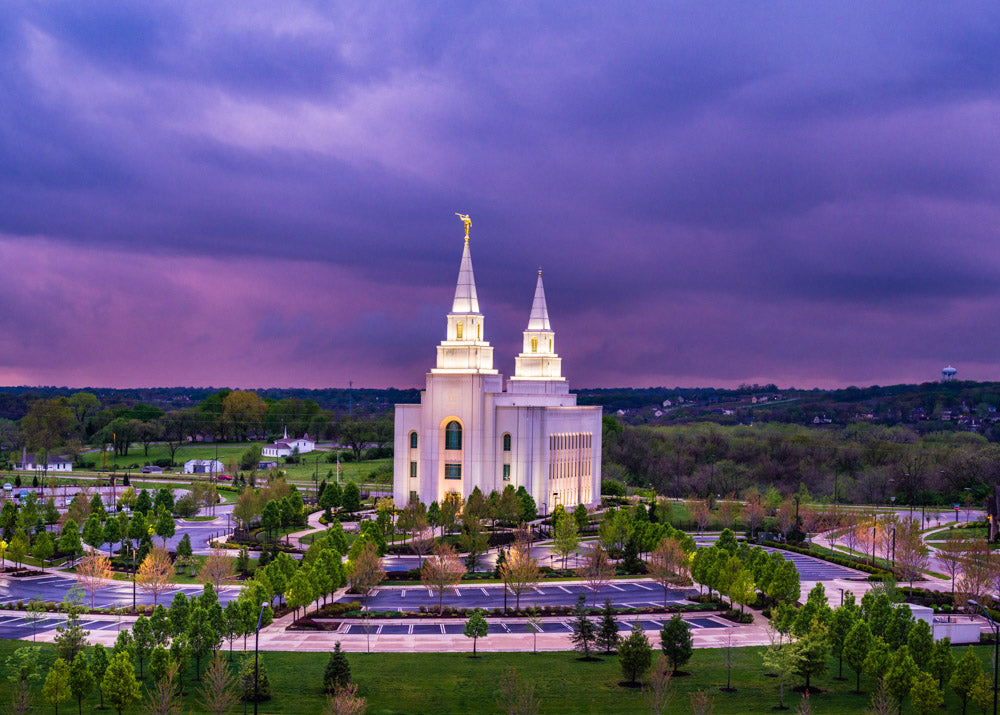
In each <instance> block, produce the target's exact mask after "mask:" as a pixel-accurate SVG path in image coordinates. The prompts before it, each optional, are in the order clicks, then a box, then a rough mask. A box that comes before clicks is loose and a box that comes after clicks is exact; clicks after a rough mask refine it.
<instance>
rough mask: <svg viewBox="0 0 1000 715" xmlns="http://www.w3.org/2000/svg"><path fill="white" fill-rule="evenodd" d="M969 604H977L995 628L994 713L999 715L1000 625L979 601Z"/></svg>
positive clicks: (970, 600) (970, 601)
mask: <svg viewBox="0 0 1000 715" xmlns="http://www.w3.org/2000/svg"><path fill="white" fill-rule="evenodd" d="M969 605H970V606H975V607H976V608H978V609H979V610H980V611H982V612H983V615H984V616H986V620H987V621H989V622H990V627H991V628H992V629H993V715H997V664H998V663H1000V661H998V660H997V656H1000V650H998V649H1000V626H998V625H997V623H996V621H994V620H993V619H992V618H990V614H989V613H988V612H987V611H986V609H985V608H983V605H982V604H981V603H979V602H978V601H973V600H972V599H971V598H970V599H969Z"/></svg>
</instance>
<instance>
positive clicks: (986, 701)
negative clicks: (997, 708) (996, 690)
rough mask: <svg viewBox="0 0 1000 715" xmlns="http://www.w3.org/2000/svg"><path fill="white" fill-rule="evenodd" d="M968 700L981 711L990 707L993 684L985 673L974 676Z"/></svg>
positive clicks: (984, 711) (985, 710)
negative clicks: (974, 680)
mask: <svg viewBox="0 0 1000 715" xmlns="http://www.w3.org/2000/svg"><path fill="white" fill-rule="evenodd" d="M969 700H971V701H972V703H973V704H974V705H975V706H976V707H978V708H979V709H980V710H982V711H983V713H986V712H987V710H988V708H989V707H990V703H992V702H993V684H992V683H991V682H990V679H989V678H987V677H986V675H985V674H983V675H980V676H979V677H978V678H976V682H975V683H974V684H973V686H972V690H970V691H969ZM914 707H916V705H914Z"/></svg>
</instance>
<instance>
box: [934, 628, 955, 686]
mask: <svg viewBox="0 0 1000 715" xmlns="http://www.w3.org/2000/svg"><path fill="white" fill-rule="evenodd" d="M954 669H955V656H953V655H952V653H951V639H950V638H942V639H941V640H939V641H935V643H934V645H933V646H932V647H931V654H930V657H928V659H927V672H928V673H930V674H931V675H933V676H934V677H935V678H937V679H938V686H940V687H941V688H944V683H945V681H946V680H948V678H950V677H951V673H952V671H953V670H954Z"/></svg>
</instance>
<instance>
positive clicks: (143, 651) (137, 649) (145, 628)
mask: <svg viewBox="0 0 1000 715" xmlns="http://www.w3.org/2000/svg"><path fill="white" fill-rule="evenodd" d="M132 639H133V640H132V644H133V645H132V647H133V652H134V653H135V659H136V660H137V661H138V662H139V679H140V680H142V678H143V674H142V664H143V663H144V662H145V661H146V659H147V658H149V655H150V653H152V652H153V648H154V646H155V645H156V640H155V639H154V638H153V629H152V627H151V626H150V625H149V619H148V618H146V617H145V616H139V617H138V618H137V619H136V621H135V623H133V624H132Z"/></svg>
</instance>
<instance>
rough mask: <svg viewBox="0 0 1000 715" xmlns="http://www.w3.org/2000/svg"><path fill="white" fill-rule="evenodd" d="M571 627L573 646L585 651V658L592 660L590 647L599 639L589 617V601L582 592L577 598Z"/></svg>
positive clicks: (581, 651) (582, 651)
mask: <svg viewBox="0 0 1000 715" xmlns="http://www.w3.org/2000/svg"><path fill="white" fill-rule="evenodd" d="M571 629H572V633H571V634H570V637H569V639H570V642H572V643H573V647H574V648H575V649H576V650H577V651H579V652H580V653H583V657H584V660H591V656H590V649H591V647H592V645H593V644H594V641H595V640H596V639H597V631H596V629H595V628H594V623H593V621H591V620H590V618H588V617H587V601H586V598H584V595H583V594H582V593H581V594H580V595H579V596H577V599H576V608H574V609H573V621H572V623H571Z"/></svg>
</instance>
